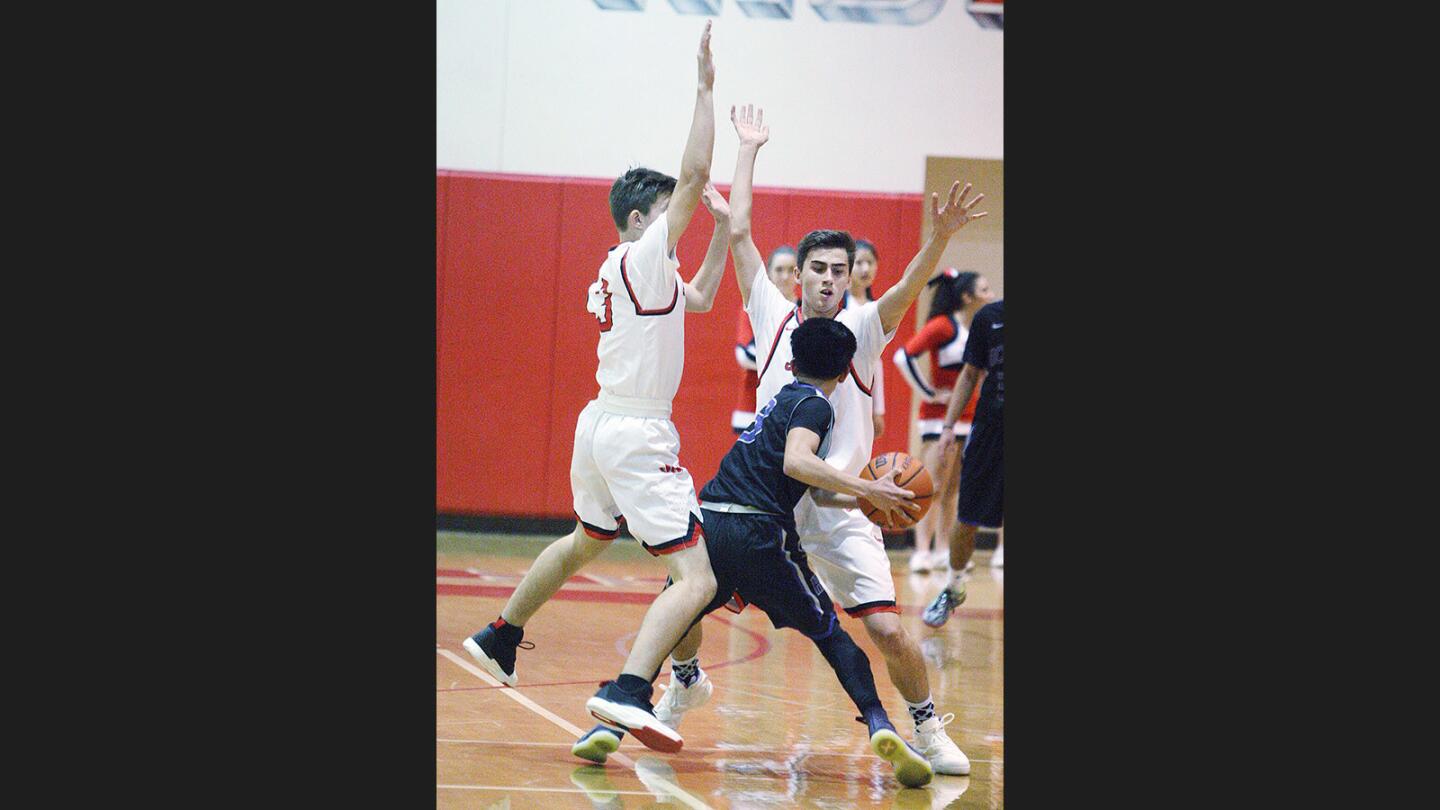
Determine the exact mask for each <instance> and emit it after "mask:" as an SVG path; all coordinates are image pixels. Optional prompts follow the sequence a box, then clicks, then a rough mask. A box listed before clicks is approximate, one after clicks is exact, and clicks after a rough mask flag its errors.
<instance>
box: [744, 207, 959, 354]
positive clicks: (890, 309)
mask: <svg viewBox="0 0 1440 810" xmlns="http://www.w3.org/2000/svg"><path fill="white" fill-rule="evenodd" d="M969 193H970V184H969V183H966V184H965V188H964V189H961V188H960V181H959V180H956V181H955V184H954V185H952V186H950V194H949V197H948V199H947V200H946V203H945V207H944V208H941V207H940V195H939V194H931V195H930V223H931V225H932V226H933V227H932V228H931V229H930V238H929V239H927V240H926V241H925V244H924V246H923V247H921V248H920V252H919V253H917V254H915V258H913V259H911V260H910V264H909V265H908V266H907V267H906V268H905V275H903V276H901V277H900V283H899V284H896V285H895V286H894V287H891V288H890V289H888V290H886V291H885V294H884V295H882V296H880V301H879V307H880V325H881V326H882V327H884V329H885V333H886V334H889V333H890V331H891V330H892V329H894V328H895V327H897V326H899V325H900V319H901V318H903V317H905V310H907V309H909V308H910V305H911V304H913V303H915V299H916V298H918V297H920V291H921V290H923V289H925V282H927V281H929V280H930V276H931V275H932V274H933V273H934V272H935V265H937V264H939V263H940V255H941V254H943V253H944V252H945V245H946V243H947V242H949V241H950V237H952V236H954V235H955V234H956V233H957V232H958V231H959V230H960V229H961V228H963V227H965V224H966V223H968V222H970V221H971V220H976V219H979V218H981V217H983V216H985V214H986V212H985V211H981V212H980V213H978V214H972V213H970V209H971V208H974V207H975V204H976V203H978V202H980V201H981V200H983V199H985V195H984V194H981V195H979V196H978V197H976V198H975V199H973V200H971V201H970V202H968V203H967V202H965V196H966V195H967V194H969ZM731 196H732V197H733V196H734V195H733V194H732V195H731Z"/></svg>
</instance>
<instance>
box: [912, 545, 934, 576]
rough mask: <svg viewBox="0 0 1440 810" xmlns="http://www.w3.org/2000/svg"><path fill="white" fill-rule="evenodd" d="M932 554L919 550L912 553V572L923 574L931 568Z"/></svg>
mask: <svg viewBox="0 0 1440 810" xmlns="http://www.w3.org/2000/svg"><path fill="white" fill-rule="evenodd" d="M930 556H931V555H930V554H929V553H927V552H924V551H919V550H917V551H916V552H915V553H914V554H911V555H910V573H912V574H923V573H925V572H926V571H929V570H930Z"/></svg>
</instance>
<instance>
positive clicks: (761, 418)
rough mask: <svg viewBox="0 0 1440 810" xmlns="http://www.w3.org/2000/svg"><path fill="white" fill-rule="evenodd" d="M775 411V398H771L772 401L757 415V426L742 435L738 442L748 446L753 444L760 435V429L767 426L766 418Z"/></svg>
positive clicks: (751, 427)
mask: <svg viewBox="0 0 1440 810" xmlns="http://www.w3.org/2000/svg"><path fill="white" fill-rule="evenodd" d="M774 409H775V398H774V397H771V399H770V401H769V402H767V403H765V407H763V408H761V409H760V412H759V413H757V414H755V424H753V425H751V426H750V429H749V430H747V431H745V432H744V433H741V434H740V438H739V439H737V440H736V441H742V442H745V443H746V444H751V443H753V442H754V441H755V437H756V436H759V435H760V427H761V426H762V425H764V424H765V417H767V416H769V415H770V412H771V411H772V410H774Z"/></svg>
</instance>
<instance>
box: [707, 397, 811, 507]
mask: <svg viewBox="0 0 1440 810" xmlns="http://www.w3.org/2000/svg"><path fill="white" fill-rule="evenodd" d="M834 425H835V409H834V408H833V407H831V405H830V400H828V399H826V398H825V394H824V392H823V391H821V390H820V389H819V388H816V387H815V386H813V385H810V384H808V383H802V382H792V383H790V384H788V385H786V386H785V387H784V388H781V389H780V390H779V392H777V393H776V394H775V397H774V398H773V399H771V400H770V401H769V402H768V403H766V404H765V407H763V408H761V409H760V410H759V411H758V412H756V414H755V423H754V424H752V425H751V426H750V428H749V429H748V430H746V431H745V432H744V433H742V434H740V438H738V439H736V440H735V446H734V447H731V448H730V452H728V453H726V454H725V458H723V459H721V460H720V470H719V472H717V473H715V477H714V478H712V479H710V483H708V484H706V485H705V486H704V487H703V488H701V490H700V500H701V502H702V505H704V504H705V503H729V504H735V505H737V506H749V507H753V508H755V509H759V510H761V511H764V512H768V513H770V514H772V515H781V516H782V517H785V518H787V519H789V520H793V519H794V517H793V515H794V511H795V505H796V504H797V503H799V502H800V497H801V496H802V495H804V494H805V490H806V489H807V488H808V486H807V485H806V484H803V483H801V482H799V481H796V480H795V479H794V478H791V477H790V476H788V475H786V474H785V440H786V438H787V437H788V436H789V435H790V431H791V430H792V429H794V428H797V427H803V428H807V429H809V430H811V431H813V432H814V433H815V434H816V435H817V436H819V437H820V448H819V450H818V452H817V453H816V455H818V456H820V457H821V458H824V457H825V454H826V452H827V451H828V450H829V449H830V428H832V427H833V426H834Z"/></svg>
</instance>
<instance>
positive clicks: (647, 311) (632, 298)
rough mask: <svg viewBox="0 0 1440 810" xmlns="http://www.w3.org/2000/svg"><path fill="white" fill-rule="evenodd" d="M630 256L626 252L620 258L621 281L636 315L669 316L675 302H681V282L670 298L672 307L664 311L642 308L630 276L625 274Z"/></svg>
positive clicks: (676, 284)
mask: <svg viewBox="0 0 1440 810" xmlns="http://www.w3.org/2000/svg"><path fill="white" fill-rule="evenodd" d="M629 256H630V251H629V250H626V251H625V255H623V256H621V257H620V280H621V281H624V282H625V292H627V293H630V303H632V304H634V305H635V314H636V315H669V314H670V311H671V310H673V309H675V302H676V301H679V300H680V282H679V281H676V282H675V295H674V296H672V297H671V298H670V306H668V307H665V308H664V309H645V308H644V307H642V306H640V299H638V298H636V297H635V290H634V289H633V288H632V287H631V286H630V276H629V274H628V273H626V272H625V259H626V258H628V257H629Z"/></svg>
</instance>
